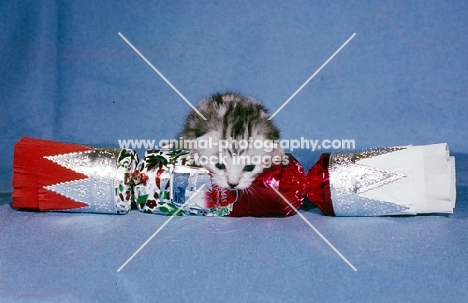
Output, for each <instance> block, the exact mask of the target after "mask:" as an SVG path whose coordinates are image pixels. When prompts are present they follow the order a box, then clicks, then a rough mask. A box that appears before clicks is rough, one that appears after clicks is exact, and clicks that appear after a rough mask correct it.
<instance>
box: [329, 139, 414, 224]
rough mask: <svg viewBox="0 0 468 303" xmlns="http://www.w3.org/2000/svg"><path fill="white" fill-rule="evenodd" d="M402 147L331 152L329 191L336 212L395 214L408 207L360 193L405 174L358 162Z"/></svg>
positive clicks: (356, 214) (400, 177) (365, 214)
mask: <svg viewBox="0 0 468 303" xmlns="http://www.w3.org/2000/svg"><path fill="white" fill-rule="evenodd" d="M401 149H403V148H400V147H389V148H382V149H368V150H364V151H362V152H358V153H352V152H337V153H332V154H331V155H330V165H329V172H330V191H331V196H332V203H333V210H334V212H335V215H336V216H382V215H395V214H402V213H403V211H405V210H407V209H408V207H406V206H403V205H399V204H395V203H392V202H387V201H381V200H375V199H369V198H366V197H363V196H361V195H359V194H360V193H363V192H366V191H369V190H372V189H374V188H377V187H380V186H383V185H386V184H389V183H391V182H394V181H397V180H399V179H402V178H404V177H405V175H403V174H398V173H394V172H390V171H386V170H382V169H378V168H375V167H370V166H367V165H362V164H359V163H357V162H359V161H360V160H362V159H367V158H372V157H376V156H379V155H383V154H386V153H390V152H394V151H397V150H401Z"/></svg>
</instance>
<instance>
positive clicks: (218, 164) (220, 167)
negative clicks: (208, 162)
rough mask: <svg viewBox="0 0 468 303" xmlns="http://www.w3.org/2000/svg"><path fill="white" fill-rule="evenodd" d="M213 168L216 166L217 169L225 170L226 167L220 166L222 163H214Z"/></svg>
mask: <svg viewBox="0 0 468 303" xmlns="http://www.w3.org/2000/svg"><path fill="white" fill-rule="evenodd" d="M215 166H216V168H217V169H225V168H226V166H225V165H224V164H222V163H216V165H215Z"/></svg>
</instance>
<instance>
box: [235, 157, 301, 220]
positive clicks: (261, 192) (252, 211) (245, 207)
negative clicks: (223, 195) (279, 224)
mask: <svg viewBox="0 0 468 303" xmlns="http://www.w3.org/2000/svg"><path fill="white" fill-rule="evenodd" d="M288 159H289V163H288V164H286V165H284V164H282V165H274V166H271V167H270V168H266V169H264V171H263V172H262V173H261V174H260V175H259V176H258V177H257V178H256V179H255V181H254V182H253V183H252V186H251V187H250V188H248V189H247V190H243V191H240V192H239V197H238V200H237V201H236V202H235V203H234V205H233V209H232V211H231V212H230V213H229V216H230V217H244V216H253V217H284V216H291V215H294V214H296V212H295V211H294V210H293V209H292V208H291V207H290V206H289V204H288V203H287V202H285V201H284V200H283V198H282V197H280V196H279V195H278V194H277V193H276V192H275V191H274V190H273V189H272V188H271V187H270V185H272V186H274V187H275V188H276V189H277V190H278V191H279V192H280V193H281V194H282V195H283V196H284V197H285V198H286V199H287V200H288V201H289V202H290V203H291V204H292V205H293V206H294V207H295V208H296V209H297V210H299V209H300V208H301V206H302V204H303V202H304V197H305V188H304V185H305V184H304V169H303V167H302V165H301V164H300V163H299V162H298V161H297V160H296V159H295V158H294V157H293V156H292V155H288Z"/></svg>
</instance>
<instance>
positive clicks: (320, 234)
mask: <svg viewBox="0 0 468 303" xmlns="http://www.w3.org/2000/svg"><path fill="white" fill-rule="evenodd" d="M270 187H271V188H272V189H273V190H274V191H275V192H276V193H277V194H278V195H279V196H280V197H281V198H282V199H283V200H284V202H286V203H288V205H289V207H291V208H292V209H293V210H294V211H295V212H296V213H297V214H298V215H299V217H301V218H302V220H304V222H305V223H307V225H309V226H310V228H312V229H313V230H314V231H315V232H316V233H317V235H319V237H320V238H322V240H323V241H325V243H327V244H328V246H330V247H331V249H333V250H334V251H335V252H336V253H337V254H338V256H340V257H341V259H343V261H345V262H346V264H348V265H349V266H350V267H351V268H352V269H353V270H354V271H357V269H356V267H354V266H353V264H351V262H349V261H348V259H346V258H345V256H343V255H342V254H341V253H340V252H339V251H338V249H336V248H335V246H333V244H331V243H330V241H328V240H327V238H325V237H324V236H323V235H322V233H320V232H319V231H318V230H317V229H316V228H315V226H313V225H312V223H310V222H309V221H308V220H307V219H306V217H304V215H303V214H301V213H300V212H299V211H298V210H297V208H295V207H294V205H292V204H291V202H289V201H288V199H286V198H285V197H284V196H283V195H282V194H281V193H280V192H279V191H278V190H277V189H276V188H275V187H274V186H273V185H271V184H270Z"/></svg>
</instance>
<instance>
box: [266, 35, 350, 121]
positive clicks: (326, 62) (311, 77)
mask: <svg viewBox="0 0 468 303" xmlns="http://www.w3.org/2000/svg"><path fill="white" fill-rule="evenodd" d="M354 36H356V33H354V34H352V35H351V37H349V38H348V40H346V42H345V43H343V45H341V46H340V48H339V49H338V50H337V51H336V52H335V53H334V54H333V55H331V57H330V58H328V60H327V61H325V63H323V64H322V66H320V68H319V69H318V70H317V71H316V72H315V73H314V74H313V75H312V76H310V77H309V79H307V81H306V82H304V84H302V85H301V87H299V88H298V89H297V90H296V91H295V92H294V94H292V95H291V97H289V99H288V100H286V101H285V102H284V103H283V105H281V107H280V108H278V109H277V110H276V112H275V113H274V114H273V115H271V117H270V118H268V120H271V119H273V117H274V116H276V114H278V113H279V112H280V110H282V109H283V107H285V106H286V104H288V103H289V101H291V100H292V98H294V97H295V96H296V95H297V94H298V93H299V92H300V91H301V90H302V89H303V88H304V86H306V85H307V83H309V82H310V81H311V80H312V79H313V78H314V77H315V76H316V75H317V74H318V73H319V72H320V71H321V70H322V69H323V68H324V67H325V65H327V64H328V62H330V61H331V60H332V59H333V57H335V56H336V55H337V54H338V53H339V52H340V51H341V50H342V49H343V47H345V46H346V44H348V42H349V41H351V39H353V38H354Z"/></svg>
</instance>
